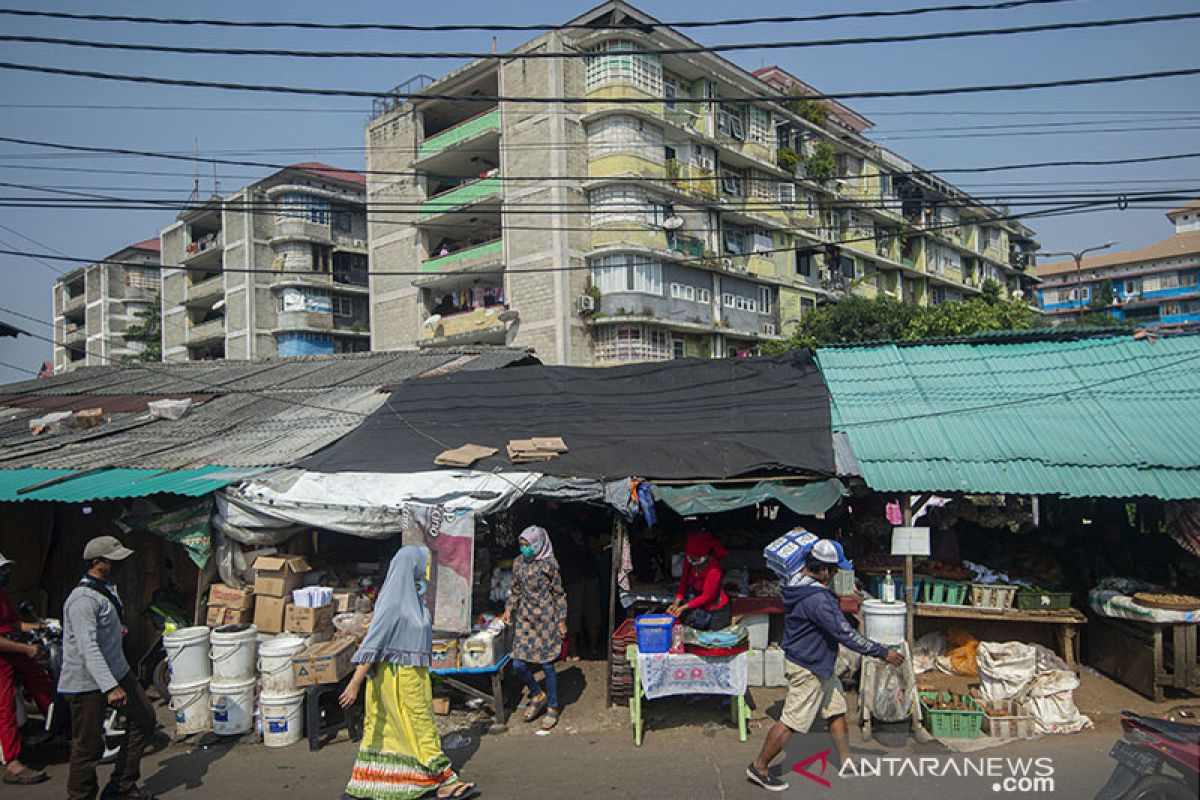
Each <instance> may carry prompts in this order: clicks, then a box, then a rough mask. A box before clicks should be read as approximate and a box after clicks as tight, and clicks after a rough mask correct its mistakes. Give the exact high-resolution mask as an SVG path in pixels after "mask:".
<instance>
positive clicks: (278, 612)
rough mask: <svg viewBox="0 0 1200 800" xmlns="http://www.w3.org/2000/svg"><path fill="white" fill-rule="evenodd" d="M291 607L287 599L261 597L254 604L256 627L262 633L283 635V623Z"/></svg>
mask: <svg viewBox="0 0 1200 800" xmlns="http://www.w3.org/2000/svg"><path fill="white" fill-rule="evenodd" d="M289 605H290V603H289V602H288V600H287V598H286V597H268V596H266V595H260V596H259V597H258V602H256V603H255V604H254V627H256V628H258V630H259V632H260V633H283V623H284V619H285V615H286V613H287V607H288V606H289Z"/></svg>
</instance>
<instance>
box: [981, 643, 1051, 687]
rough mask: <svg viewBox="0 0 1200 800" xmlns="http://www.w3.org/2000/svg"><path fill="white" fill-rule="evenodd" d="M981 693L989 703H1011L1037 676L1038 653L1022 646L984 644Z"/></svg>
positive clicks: (1028, 646) (1019, 644)
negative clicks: (1009, 700) (1006, 701)
mask: <svg viewBox="0 0 1200 800" xmlns="http://www.w3.org/2000/svg"><path fill="white" fill-rule="evenodd" d="M977 659H978V664H979V689H980V693H981V694H982V695H983V698H984V699H985V700H989V701H997V700H1008V699H1010V698H1012V697H1015V696H1016V695H1017V694H1018V693H1019V692H1020V691H1021V690H1022V689H1024V688H1025V686H1026V684H1028V683H1029V682H1030V681H1031V680H1033V677H1034V675H1035V674H1036V672H1037V650H1035V649H1034V647H1033V645H1029V644H1022V643H1021V642H980V644H979V648H978V652H977Z"/></svg>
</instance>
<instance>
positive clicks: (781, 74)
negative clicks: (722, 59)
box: [753, 66, 875, 133]
mask: <svg viewBox="0 0 1200 800" xmlns="http://www.w3.org/2000/svg"><path fill="white" fill-rule="evenodd" d="M753 75H754V77H756V78H758V79H759V80H760V81H762V82H763V83H766V84H769V85H771V86H774V87H775V88H777V89H779V90H780V91H784V92H787V93H789V94H820V92H818V91H817V90H816V89H814V88H813V87H812V86H810V85H809V84H807V83H805V82H804V81H802V80H800V79H799V78H797V77H796V76H795V75H793V74H791V73H790V72H788V71H787V70H785V69H784V68H783V67H777V66H770V67H760V68H759V69H756V70H754V72H753ZM822 102H823V103H824V104H825V107H826V108H827V109H829V114H830V116H832V117H834V118H835V119H837V120H838V121H839V122H841V123H842V124H843V125H845V126H846V127H847V128H849V129H850V130H852V131H854V132H855V133H862V132H863V131H865V130H866V129H867V128H873V127H875V123H873V122H871V120H869V119H867V118H866V117H864V116H863V115H862V114H859V113H858V112H857V111H855V110H854V109H852V108H850V107H849V106H845V105H842V104H841V103H839V102H837V101H836V100H824V101H822Z"/></svg>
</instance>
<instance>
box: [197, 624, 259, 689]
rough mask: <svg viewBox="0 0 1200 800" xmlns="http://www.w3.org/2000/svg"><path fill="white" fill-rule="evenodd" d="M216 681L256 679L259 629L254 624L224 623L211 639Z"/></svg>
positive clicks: (213, 674) (211, 654)
mask: <svg viewBox="0 0 1200 800" xmlns="http://www.w3.org/2000/svg"><path fill="white" fill-rule="evenodd" d="M209 642H210V643H211V645H212V650H211V652H210V657H211V658H212V677H213V680H214V681H222V682H225V683H231V682H234V681H244V680H246V679H247V678H249V679H251V680H253V679H254V668H255V667H256V666H257V662H258V659H257V658H256V656H257V655H258V629H257V628H255V627H254V626H253V625H245V624H240V625H224V626H222V627H220V628H216V629H214V630H213V632H212V636H211V638H210V639H209Z"/></svg>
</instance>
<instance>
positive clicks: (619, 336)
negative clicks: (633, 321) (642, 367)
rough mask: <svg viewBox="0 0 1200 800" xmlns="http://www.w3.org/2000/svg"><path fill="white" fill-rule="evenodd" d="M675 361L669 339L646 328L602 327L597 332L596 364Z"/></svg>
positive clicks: (656, 331) (652, 329)
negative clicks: (672, 359)
mask: <svg viewBox="0 0 1200 800" xmlns="http://www.w3.org/2000/svg"><path fill="white" fill-rule="evenodd" d="M673 357H674V345H673V344H672V342H671V337H670V335H669V334H668V333H667V332H666V331H665V330H663V329H661V328H655V327H652V326H649V325H620V326H604V327H602V328H599V329H597V331H596V361H598V362H613V361H668V360H670V359H671V358H673Z"/></svg>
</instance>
